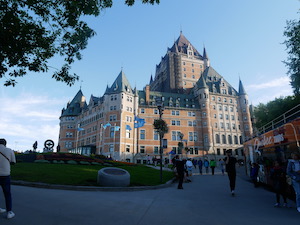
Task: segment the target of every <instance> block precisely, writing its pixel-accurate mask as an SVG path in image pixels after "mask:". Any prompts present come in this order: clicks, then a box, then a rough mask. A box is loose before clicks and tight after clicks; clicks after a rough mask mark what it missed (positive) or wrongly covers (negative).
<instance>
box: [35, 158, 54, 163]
mask: <svg viewBox="0 0 300 225" xmlns="http://www.w3.org/2000/svg"><path fill="white" fill-rule="evenodd" d="M34 162H35V163H50V162H49V161H48V160H44V159H37V160H34Z"/></svg>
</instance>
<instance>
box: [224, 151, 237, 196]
mask: <svg viewBox="0 0 300 225" xmlns="http://www.w3.org/2000/svg"><path fill="white" fill-rule="evenodd" d="M224 162H225V164H226V172H227V174H228V178H229V184H230V190H231V195H232V196H234V194H235V193H234V189H235V180H236V169H235V164H236V162H237V160H236V158H235V157H232V156H231V151H230V150H227V151H226V157H225V159H224Z"/></svg>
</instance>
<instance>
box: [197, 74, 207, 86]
mask: <svg viewBox="0 0 300 225" xmlns="http://www.w3.org/2000/svg"><path fill="white" fill-rule="evenodd" d="M197 86H198V88H199V89H200V88H208V86H207V84H206V82H205V79H204V75H203V74H202V75H201V77H200V78H199V80H198V81H197Z"/></svg>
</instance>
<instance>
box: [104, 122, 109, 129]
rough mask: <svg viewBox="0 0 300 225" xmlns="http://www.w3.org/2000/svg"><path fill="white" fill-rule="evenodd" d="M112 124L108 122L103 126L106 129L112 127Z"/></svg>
mask: <svg viewBox="0 0 300 225" xmlns="http://www.w3.org/2000/svg"><path fill="white" fill-rule="evenodd" d="M110 126H111V124H110V123H107V124H105V125H103V128H104V129H106V127H110Z"/></svg>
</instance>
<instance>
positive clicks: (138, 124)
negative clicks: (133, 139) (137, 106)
mask: <svg viewBox="0 0 300 225" xmlns="http://www.w3.org/2000/svg"><path fill="white" fill-rule="evenodd" d="M134 121H136V123H134V128H139V127H142V126H144V124H145V123H146V122H145V119H142V118H139V117H137V116H135V117H134Z"/></svg>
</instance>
